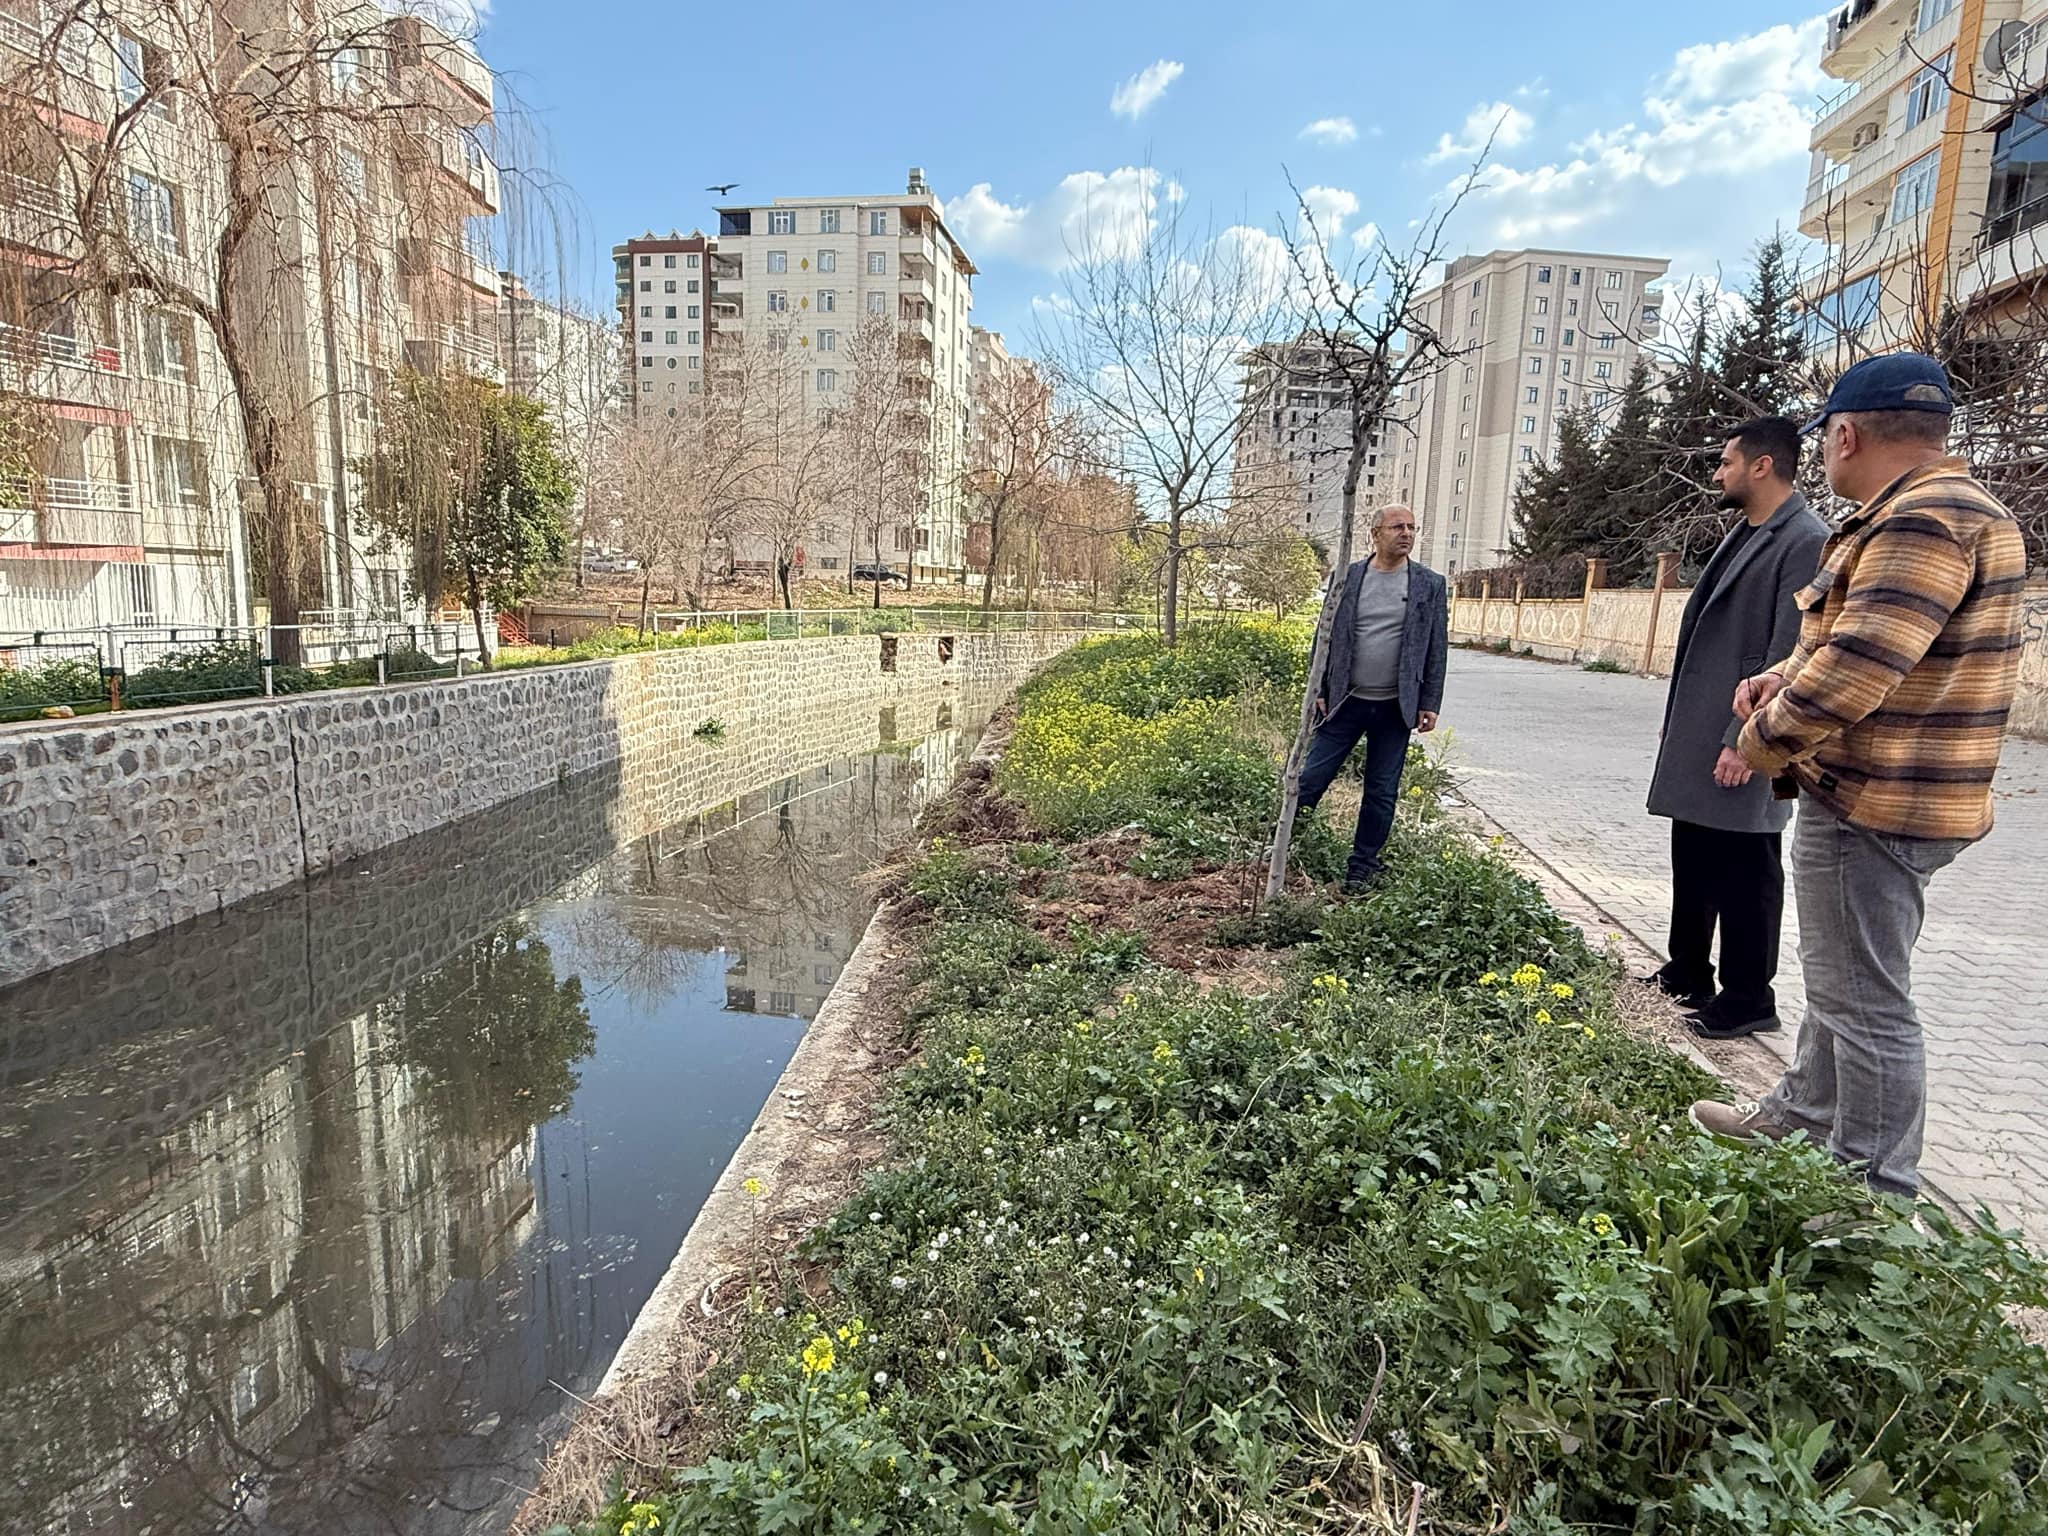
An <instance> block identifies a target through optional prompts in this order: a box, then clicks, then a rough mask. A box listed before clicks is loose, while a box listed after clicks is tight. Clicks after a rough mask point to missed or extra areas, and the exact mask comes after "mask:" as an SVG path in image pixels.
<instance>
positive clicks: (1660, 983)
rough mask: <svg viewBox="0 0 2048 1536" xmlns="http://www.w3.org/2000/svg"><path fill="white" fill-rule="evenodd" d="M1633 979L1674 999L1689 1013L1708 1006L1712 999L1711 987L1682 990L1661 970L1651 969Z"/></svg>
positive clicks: (1640, 984) (1638, 983)
mask: <svg viewBox="0 0 2048 1536" xmlns="http://www.w3.org/2000/svg"><path fill="white" fill-rule="evenodd" d="M1635 980H1636V984H1637V985H1638V986H1643V987H1649V988H1651V989H1652V990H1653V991H1657V992H1661V993H1663V994H1664V995H1665V996H1666V997H1669V998H1673V999H1675V1000H1676V1001H1677V1003H1678V1006H1679V1007H1680V1008H1682V1009H1685V1010H1686V1011H1687V1012H1689V1013H1691V1012H1697V1011H1698V1010H1699V1009H1702V1008H1705V1007H1708V1006H1710V1005H1711V1004H1712V1003H1713V1001H1714V989H1713V988H1712V987H1705V988H1700V989H1697V990H1692V991H1687V990H1683V989H1681V988H1680V987H1678V986H1677V985H1676V984H1675V983H1674V982H1673V981H1672V980H1671V978H1670V977H1669V976H1667V975H1666V974H1665V973H1664V972H1662V971H1652V972H1650V974H1649V975H1647V976H1638V977H1636V978H1635Z"/></svg>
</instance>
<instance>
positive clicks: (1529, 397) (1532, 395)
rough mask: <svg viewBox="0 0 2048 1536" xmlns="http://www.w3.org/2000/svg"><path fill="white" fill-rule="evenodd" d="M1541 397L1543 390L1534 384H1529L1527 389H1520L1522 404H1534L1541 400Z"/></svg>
mask: <svg viewBox="0 0 2048 1536" xmlns="http://www.w3.org/2000/svg"><path fill="white" fill-rule="evenodd" d="M1542 398H1543V391H1542V390H1541V389H1540V388H1538V387H1537V386H1536V385H1534V384H1531V385H1530V386H1529V387H1528V388H1527V389H1525V390H1523V391H1522V404H1524V405H1534V404H1536V402H1537V401H1539V400H1541V399H1542Z"/></svg>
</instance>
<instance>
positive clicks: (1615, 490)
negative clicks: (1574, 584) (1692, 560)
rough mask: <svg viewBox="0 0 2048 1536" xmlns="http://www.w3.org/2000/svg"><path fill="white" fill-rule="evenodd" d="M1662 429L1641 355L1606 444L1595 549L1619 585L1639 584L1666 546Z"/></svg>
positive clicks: (1666, 466) (1665, 456)
mask: <svg viewBox="0 0 2048 1536" xmlns="http://www.w3.org/2000/svg"><path fill="white" fill-rule="evenodd" d="M1658 427H1659V423H1658V419H1657V401H1656V397H1655V394H1654V392H1653V389H1652V384H1651V377H1650V364H1649V361H1648V360H1647V359H1646V358H1643V357H1640V356H1638V357H1637V358H1636V363H1635V367H1633V368H1632V369H1630V370H1629V375H1628V384H1627V385H1626V386H1625V387H1624V388H1623V390H1622V395H1621V404H1620V407H1619V409H1618V410H1617V411H1616V412H1615V416H1614V421H1613V424H1612V425H1611V426H1609V428H1608V429H1607V433H1606V435H1605V436H1604V437H1602V438H1601V440H1600V475H1599V484H1600V499H1599V503H1598V509H1597V513H1596V514H1595V516H1596V521H1595V524H1594V527H1595V538H1594V541H1593V545H1592V548H1593V550H1594V552H1595V553H1598V554H1601V555H1604V556H1605V557H1606V558H1607V568H1608V573H1609V575H1610V576H1611V577H1612V578H1613V579H1614V580H1616V581H1618V582H1624V583H1625V582H1630V581H1633V580H1635V579H1636V578H1637V577H1639V576H1641V575H1643V574H1645V573H1646V572H1647V571H1649V570H1650V569H1651V567H1652V566H1653V565H1654V564H1655V560H1654V556H1655V555H1656V552H1657V550H1658V548H1659V547H1660V545H1661V544H1662V538H1661V535H1662V532H1663V523H1664V519H1663V512H1664V509H1665V505H1666V503H1667V501H1668V499H1669V497H1670V481H1669V478H1668V475H1669V463H1670V460H1669V455H1668V454H1667V453H1666V452H1665V451H1664V444H1663V442H1662V441H1661V439H1660V435H1659V431H1658Z"/></svg>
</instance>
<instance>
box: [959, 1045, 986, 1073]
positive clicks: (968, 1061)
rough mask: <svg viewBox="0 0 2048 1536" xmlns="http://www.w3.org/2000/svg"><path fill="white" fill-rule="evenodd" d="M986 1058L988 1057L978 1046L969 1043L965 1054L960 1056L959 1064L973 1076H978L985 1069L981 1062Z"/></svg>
mask: <svg viewBox="0 0 2048 1536" xmlns="http://www.w3.org/2000/svg"><path fill="white" fill-rule="evenodd" d="M987 1060H988V1058H987V1057H986V1056H984V1055H983V1054H982V1053H981V1047H980V1046H978V1045H970V1046H969V1047H967V1054H966V1055H965V1056H962V1057H961V1058H960V1065H961V1066H963V1067H965V1068H966V1069H967V1070H968V1071H969V1072H971V1073H973V1074H974V1076H976V1077H979V1076H981V1074H982V1072H983V1071H984V1070H985V1068H984V1066H983V1063H984V1062H986V1061H987Z"/></svg>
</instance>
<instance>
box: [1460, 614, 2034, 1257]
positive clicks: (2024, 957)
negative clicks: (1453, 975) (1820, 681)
mask: <svg viewBox="0 0 2048 1536" xmlns="http://www.w3.org/2000/svg"><path fill="white" fill-rule="evenodd" d="M1664 689H1665V684H1664V683H1663V682H1662V681H1661V680H1654V679H1646V678H1639V677H1629V676H1619V675H1612V674H1601V673H1589V672H1585V671H1583V670H1581V669H1579V668H1578V667H1572V666H1562V665H1554V664H1548V663H1544V662H1537V661H1529V660H1522V659H1517V658H1511V657H1503V656H1492V655H1488V654H1486V653H1484V652H1475V651H1454V652H1453V653H1452V656H1451V671H1450V679H1449V686H1448V687H1447V689H1446V691H1445V702H1444V712H1443V721H1444V725H1445V727H1447V728H1448V729H1449V730H1450V731H1451V732H1452V733H1453V741H1452V748H1451V760H1452V763H1453V766H1454V767H1455V769H1456V771H1457V772H1458V774H1459V776H1460V777H1461V779H1462V780H1463V781H1464V783H1465V786H1466V789H1467V792H1468V793H1469V795H1470V796H1471V798H1472V800H1473V802H1474V803H1475V804H1476V805H1477V806H1478V807H1479V808H1480V809H1481V810H1483V811H1485V812H1486V813H1487V814H1488V815H1489V816H1491V817H1492V818H1493V819H1494V820H1495V821H1497V822H1499V823H1500V824H1501V825H1502V826H1503V827H1505V828H1506V829H1507V830H1508V831H1509V832H1511V833H1512V834H1514V836H1515V837H1516V838H1517V839H1518V840H1520V841H1521V842H1522V843H1523V844H1524V845H1525V846H1526V847H1527V848H1528V849H1529V850H1530V852H1532V853H1533V854H1535V855H1536V856H1537V857H1538V858H1540V859H1542V860H1543V861H1544V862H1545V863H1547V864H1549V865H1550V866H1551V867H1552V868H1553V869H1554V870H1555V871H1556V872H1557V873H1558V874H1559V875H1560V876H1562V877H1563V878H1564V879H1566V880H1568V881H1570V882H1571V883H1572V884H1573V885H1575V886H1577V887H1578V888H1579V890H1580V891H1581V892H1582V893H1583V894H1584V895H1585V896H1587V897H1588V898H1590V899H1591V900H1592V901H1593V902H1594V903H1595V904H1596V905H1597V906H1599V907H1600V908H1601V909H1602V910H1603V911H1604V912H1605V913H1606V914H1607V916H1609V917H1610V918H1612V919H1613V921H1614V923H1615V925H1616V926H1617V927H1620V928H1625V929H1626V930H1628V931H1629V932H1630V933H1631V934H1632V935H1634V936H1635V937H1636V938H1638V939H1640V940H1641V941H1643V942H1644V943H1645V944H1647V945H1648V946H1649V947H1650V948H1651V949H1654V950H1655V951H1656V952H1657V953H1658V954H1660V955H1661V954H1663V953H1664V939H1665V931H1666V925H1667V921H1668V918H1669V915H1670V908H1669V905H1668V902H1669V886H1668V884H1667V877H1668V872H1669V869H1670V823H1669V822H1668V821H1664V820H1660V819H1654V818H1652V817H1651V816H1649V815H1648V814H1647V813H1646V812H1645V811H1644V809H1643V797H1644V793H1645V790H1646V787H1647V786H1648V784H1649V779H1650V769H1651V765H1652V763H1653V762H1654V760H1655V756H1656V747H1657V728H1658V726H1659V724H1660V723H1661V721H1662V718H1663V709H1664ZM1997 795H1998V801H1997V816H1998V825H1997V827H1996V828H1995V829H1994V830H1993V832H1992V834H1991V836H1990V837H1988V838H1987V839H1985V841H1983V842H1982V843H1979V844H1978V845H1977V846H1975V847H1974V848H1971V849H1969V850H1967V851H1966V852H1965V853H1964V854H1963V856H1962V857H1961V858H1959V859H1958V860H1957V861H1956V862H1955V863H1954V864H1952V865H1950V866H1949V868H1948V869H1947V870H1945V871H1943V872H1942V873H1941V874H1939V875H1937V876H1936V877H1935V879H1934V883H1933V885H1932V886H1930V887H1929V891H1928V913H1927V926H1926V930H1925V932H1924V933H1923V934H1922V936H1921V940H1920V948H1919V950H1918V952H1917V954H1916V956H1915V962H1914V978H1913V991H1914V998H1915V1001H1916V1002H1917V1003H1918V1004H1919V1008H1920V1015H1921V1020H1922V1024H1923V1027H1924V1028H1925V1030H1926V1034H1927V1060H1928V1079H1929V1084H1928V1107H1927V1150H1926V1153H1925V1156H1924V1158H1923V1164H1922V1166H1923V1168H1924V1169H1925V1171H1926V1173H1927V1175H1928V1176H1929V1178H1930V1179H1931V1180H1933V1181H1934V1182H1935V1183H1937V1184H1938V1185H1939V1187H1940V1188H1941V1190H1942V1191H1943V1192H1944V1193H1946V1194H1947V1195H1949V1196H1950V1197H1951V1198H1953V1199H1955V1200H1957V1201H1960V1202H1961V1203H1962V1204H1964V1205H1965V1206H1971V1207H1974V1206H1975V1205H1977V1204H1978V1203H1979V1202H1982V1203H1983V1204H1985V1205H1987V1206H1989V1207H1990V1208H1991V1209H1992V1210H1993V1211H1994V1212H1995V1213H1996V1214H1997V1215H1998V1217H1999V1218H2000V1220H2001V1222H2003V1223H2004V1224H2007V1225H2011V1224H2018V1225H2020V1226H2022V1227H2023V1228H2024V1229H2025V1230H2026V1231H2027V1233H2028V1236H2029V1237H2030V1238H2031V1239H2032V1240H2033V1242H2034V1243H2035V1244H2036V1245H2048V966H2044V964H2043V957H2042V951H2043V949H2044V947H2048V745H2044V744H2042V743H2039V742H2031V741H2020V740H2016V739H2015V740H2009V741H2007V743H2006V747H2005V755H2004V761H2003V766H2002V768H2001V771H2000V774H1999V779H1998V788H1997ZM1791 907H1792V899H1791V893H1790V891H1789V890H1788V891H1787V893H1786V913H1785V919H1786V922H1785V943H1784V950H1783V962H1782V966H1781V969H1780V972H1779V978H1778V996H1779V1011H1780V1013H1781V1015H1782V1016H1783V1017H1784V1019H1785V1022H1786V1024H1787V1025H1788V1028H1787V1029H1785V1030H1783V1031H1780V1032H1779V1033H1778V1034H1776V1035H1767V1036H1762V1037H1760V1038H1761V1039H1762V1040H1763V1041H1764V1042H1765V1043H1767V1044H1768V1045H1769V1046H1770V1047H1771V1048H1772V1049H1773V1050H1774V1051H1776V1052H1777V1053H1778V1054H1779V1055H1780V1056H1781V1057H1784V1058H1787V1059H1789V1058H1790V1056H1791V1053H1792V1045H1793V1040H1794V1035H1793V1032H1792V1028H1791V1027H1789V1026H1793V1025H1794V1024H1795V1021H1796V1020H1797V1019H1798V1018H1799V1016H1800V1014H1801V1012H1802V1007H1803V995H1802V989H1801V986H1800V978H1799V958H1798V924H1797V920H1796V916H1795V914H1794V913H1793V912H1792V910H1791Z"/></svg>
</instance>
